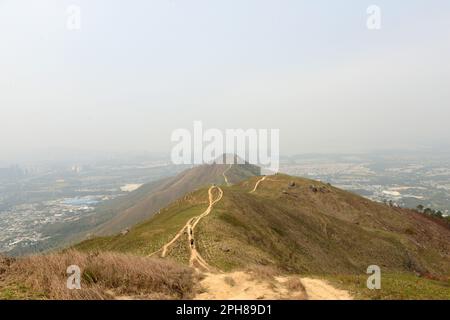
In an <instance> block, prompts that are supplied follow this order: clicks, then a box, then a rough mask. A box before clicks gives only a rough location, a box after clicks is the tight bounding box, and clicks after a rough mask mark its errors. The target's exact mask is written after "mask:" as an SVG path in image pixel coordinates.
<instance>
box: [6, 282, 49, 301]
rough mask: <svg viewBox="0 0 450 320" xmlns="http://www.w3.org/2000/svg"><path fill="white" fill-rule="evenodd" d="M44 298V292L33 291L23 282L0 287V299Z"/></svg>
mask: <svg viewBox="0 0 450 320" xmlns="http://www.w3.org/2000/svg"><path fill="white" fill-rule="evenodd" d="M42 298H44V294H40V293H37V292H33V290H31V289H30V288H28V287H27V286H25V285H23V284H18V283H12V284H10V285H8V286H6V287H1V288H0V300H35V299H42Z"/></svg>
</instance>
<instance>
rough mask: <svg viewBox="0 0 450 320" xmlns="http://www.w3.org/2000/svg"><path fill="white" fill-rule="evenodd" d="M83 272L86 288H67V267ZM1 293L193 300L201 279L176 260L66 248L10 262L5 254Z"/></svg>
mask: <svg viewBox="0 0 450 320" xmlns="http://www.w3.org/2000/svg"><path fill="white" fill-rule="evenodd" d="M70 265H77V266H79V267H80V269H81V272H82V277H81V289H80V290H69V289H67V285H66V284H67V278H68V275H67V274H66V270H67V267H68V266H70ZM2 269H3V270H4V271H3V272H2V271H0V296H1V293H2V291H5V290H9V291H8V292H9V294H10V295H11V292H10V291H11V290H10V289H9V288H16V287H18V286H20V288H22V291H23V288H26V291H29V292H28V294H25V295H24V294H23V292H22V294H21V295H20V296H18V297H15V296H14V295H13V296H12V297H11V296H10V298H36V297H39V298H42V299H58V300H67V299H69V300H72V299H188V298H191V297H192V296H193V295H194V287H195V284H196V282H197V279H196V276H195V274H194V272H193V270H192V269H191V268H188V267H184V266H181V265H179V264H176V263H174V262H170V261H165V260H159V259H151V258H145V257H137V256H131V255H124V254H117V253H108V252H106V253H93V254H84V253H80V252H78V251H73V250H70V251H66V252H64V253H53V254H48V255H41V256H31V257H26V258H21V259H17V260H15V261H13V262H12V263H10V264H9V265H6V263H4V261H3V260H2V259H0V270H2Z"/></svg>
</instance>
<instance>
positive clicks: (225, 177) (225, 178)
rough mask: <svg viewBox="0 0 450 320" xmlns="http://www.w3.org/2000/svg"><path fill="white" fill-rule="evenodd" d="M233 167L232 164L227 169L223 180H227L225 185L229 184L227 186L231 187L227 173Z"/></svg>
mask: <svg viewBox="0 0 450 320" xmlns="http://www.w3.org/2000/svg"><path fill="white" fill-rule="evenodd" d="M232 165H233V164H230V166H229V167H228V168H226V169H225V171H224V172H223V173H222V175H223V179H224V180H225V183H226V184H227V186H230V185H231V183H230V182H229V181H228V177H227V175H226V173H227V172H228V170H230V169H231V166H232Z"/></svg>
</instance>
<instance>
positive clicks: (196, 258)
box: [187, 186, 223, 270]
mask: <svg viewBox="0 0 450 320" xmlns="http://www.w3.org/2000/svg"><path fill="white" fill-rule="evenodd" d="M214 189H217V190H219V196H218V197H217V198H216V199H213V198H214V195H213V193H212V191H213V190H214ZM208 196H209V206H208V208H207V209H206V210H205V211H204V212H203V213H202V214H201V215H199V216H197V217H195V218H194V219H191V220H190V221H189V222H188V227H187V228H188V241H189V248H190V249H191V257H190V259H189V265H190V266H194V263H195V262H197V263H198V264H199V265H200V266H201V267H203V268H204V269H206V270H210V269H211V268H210V267H209V265H208V263H206V261H205V260H204V259H203V258H202V256H201V255H200V254H199V253H198V251H197V248H196V244H195V242H194V234H195V227H196V226H197V224H198V223H199V222H200V220H201V219H203V218H204V217H206V216H207V215H208V214H210V213H211V211H212V208H213V206H214V205H215V204H216V203H217V202H219V201H220V200H221V199H222V197H223V191H222V189H221V188H219V187H214V186H213V187H211V188H209V190H208Z"/></svg>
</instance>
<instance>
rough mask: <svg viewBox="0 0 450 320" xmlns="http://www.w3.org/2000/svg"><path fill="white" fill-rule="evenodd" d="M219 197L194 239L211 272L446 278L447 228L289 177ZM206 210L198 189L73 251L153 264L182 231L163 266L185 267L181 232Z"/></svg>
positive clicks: (252, 182)
mask: <svg viewBox="0 0 450 320" xmlns="http://www.w3.org/2000/svg"><path fill="white" fill-rule="evenodd" d="M230 170H231V169H230ZM219 172H220V171H219ZM217 189H220V190H222V191H223V196H222V197H221V198H220V201H218V202H216V203H215V204H214V207H213V209H212V213H211V214H208V215H206V216H204V217H202V219H201V221H199V222H198V224H197V227H196V230H195V249H196V250H197V251H198V253H199V254H200V255H201V257H202V259H204V261H205V262H206V263H207V264H208V265H209V266H211V267H212V269H214V270H216V271H219V270H220V271H236V270H242V269H245V268H248V267H249V266H254V265H259V266H271V267H274V268H276V269H278V270H282V271H283V272H285V273H291V274H295V273H300V274H348V273H350V274H351V273H353V274H357V273H359V274H361V273H365V270H366V269H367V267H368V266H369V265H372V264H375V265H379V266H380V267H381V268H382V270H383V271H384V272H412V273H419V274H430V275H433V276H436V277H439V278H446V277H448V276H449V275H450V230H449V228H448V227H447V226H445V225H441V224H438V223H436V222H434V221H432V220H429V219H427V218H424V217H423V216H421V215H420V214H417V213H415V212H412V211H409V210H405V209H400V208H391V207H389V206H386V205H384V204H380V203H375V202H372V201H369V200H367V199H365V198H362V197H359V196H357V195H354V194H352V193H349V192H345V191H343V190H340V189H337V188H334V187H332V186H330V185H327V184H323V183H320V182H317V181H312V180H308V179H301V178H293V177H289V176H286V175H274V176H269V177H262V178H261V177H259V178H258V177H253V178H250V179H248V180H245V181H242V182H241V183H239V184H238V185H234V186H228V187H227V186H221V187H220V188H217ZM210 204H211V203H210V199H208V189H200V190H197V191H195V192H193V193H190V194H188V195H186V196H185V197H184V198H183V199H179V200H178V201H177V202H175V203H172V204H171V205H170V206H169V207H167V208H166V209H164V210H161V212H160V213H159V214H157V215H155V216H154V217H153V218H151V219H150V220H147V221H146V222H144V223H142V224H140V225H138V226H136V227H134V228H132V229H131V230H130V232H129V233H128V234H126V235H117V236H113V237H103V238H95V239H91V240H88V241H85V242H83V243H81V244H79V245H78V246H77V248H78V249H81V250H86V251H92V250H94V251H95V250H107V251H110V250H111V251H120V252H130V253H134V254H140V255H151V254H154V255H160V253H161V251H160V250H161V248H162V247H163V246H164V245H165V244H166V243H168V242H169V241H171V240H172V239H173V238H174V237H175V236H176V235H177V233H179V232H180V230H182V231H183V232H182V233H181V234H180V236H179V238H178V239H177V241H175V242H174V243H173V244H171V246H170V250H168V253H167V255H166V256H167V257H169V258H172V259H175V260H177V261H179V262H182V263H185V264H188V263H189V257H190V256H191V252H192V248H190V246H189V232H186V229H185V230H183V228H184V226H185V225H186V223H187V222H188V221H189V220H190V219H193V218H196V217H199V216H201V215H202V213H203V212H205V210H207V208H208V206H209V205H210ZM196 267H198V268H200V269H201V266H200V265H196Z"/></svg>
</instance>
